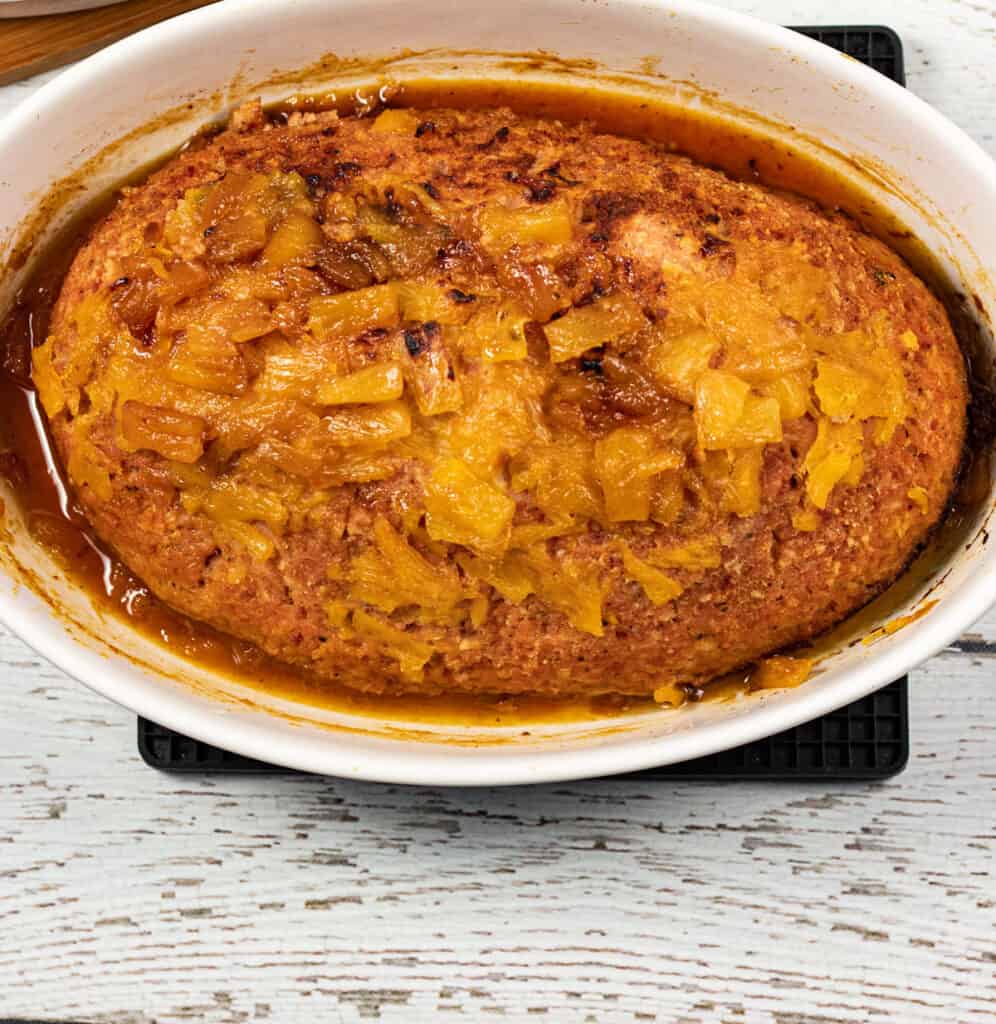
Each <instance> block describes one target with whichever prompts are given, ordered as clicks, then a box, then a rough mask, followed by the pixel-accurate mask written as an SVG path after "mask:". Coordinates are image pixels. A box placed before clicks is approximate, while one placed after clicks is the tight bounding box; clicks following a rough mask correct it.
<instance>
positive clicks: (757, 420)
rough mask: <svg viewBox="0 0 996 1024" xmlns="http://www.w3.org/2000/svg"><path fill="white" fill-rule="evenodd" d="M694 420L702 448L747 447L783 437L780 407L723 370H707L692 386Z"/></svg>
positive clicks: (768, 442)
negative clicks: (753, 392)
mask: <svg viewBox="0 0 996 1024" xmlns="http://www.w3.org/2000/svg"><path fill="white" fill-rule="evenodd" d="M695 424H696V428H697V430H698V440H699V445H700V447H701V448H702V449H703V450H706V451H709V450H719V449H729V448H749V447H752V446H754V445H763V444H770V443H773V442H776V441H780V440H781V439H782V421H781V410H780V408H779V405H778V402H777V400H776V399H774V398H760V397H758V396H757V395H754V394H752V393H751V389H750V385H749V384H747V383H746V382H745V381H742V380H740V378H739V377H735V376H733V374H730V373H726V372H724V371H722V370H707V371H706V372H705V373H703V374H702V376H701V377H700V378H699V382H698V384H697V386H696V389H695Z"/></svg>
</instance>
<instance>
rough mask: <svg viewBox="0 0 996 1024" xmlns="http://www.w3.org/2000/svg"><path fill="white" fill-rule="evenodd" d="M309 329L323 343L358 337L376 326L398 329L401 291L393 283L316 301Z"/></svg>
mask: <svg viewBox="0 0 996 1024" xmlns="http://www.w3.org/2000/svg"><path fill="white" fill-rule="evenodd" d="M309 308H310V313H311V316H310V318H309V319H308V330H309V331H310V332H311V333H312V334H314V336H315V337H316V338H318V340H319V341H328V340H330V339H332V338H355V337H356V336H357V335H358V334H362V333H363V332H364V331H369V330H371V329H372V328H375V327H394V326H395V325H396V324H397V323H398V320H399V317H400V314H399V310H398V291H397V288H396V287H395V285H393V284H375V285H372V286H371V287H369V288H360V289H358V290H357V291H353V292H342V293H341V294H340V295H323V296H321V297H320V298H316V299H312V300H311V303H310V307H309Z"/></svg>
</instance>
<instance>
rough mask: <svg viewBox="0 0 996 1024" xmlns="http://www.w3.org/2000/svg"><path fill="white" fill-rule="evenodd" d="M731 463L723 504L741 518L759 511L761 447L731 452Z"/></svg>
mask: <svg viewBox="0 0 996 1024" xmlns="http://www.w3.org/2000/svg"><path fill="white" fill-rule="evenodd" d="M732 455H733V465H732V466H731V467H730V477H729V480H728V481H727V485H726V493H725V495H724V500H723V505H724V507H725V508H726V509H727V510H728V511H730V512H732V513H733V514H734V515H736V516H740V517H741V518H742V519H745V518H747V517H748V516H756V515H757V514H758V512H760V511H761V467H762V466H763V464H764V449H763V448H743V449H740V450H739V451H735V452H733V453H732Z"/></svg>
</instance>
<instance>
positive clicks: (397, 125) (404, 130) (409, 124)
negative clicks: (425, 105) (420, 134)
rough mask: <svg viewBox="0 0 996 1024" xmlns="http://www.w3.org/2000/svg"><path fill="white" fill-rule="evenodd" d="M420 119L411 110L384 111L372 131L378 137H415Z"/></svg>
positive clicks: (378, 116)
mask: <svg viewBox="0 0 996 1024" xmlns="http://www.w3.org/2000/svg"><path fill="white" fill-rule="evenodd" d="M418 123H419V119H418V117H417V115H415V114H413V113H412V112H411V111H410V110H401V109H398V110H396V109H391V110H382V111H381V112H380V113H379V114H378V115H377V116H376V117H375V118H374V123H373V124H372V125H371V126H370V130H371V131H372V132H374V133H375V134H377V135H414V134H415V129H416V128H417V127H418Z"/></svg>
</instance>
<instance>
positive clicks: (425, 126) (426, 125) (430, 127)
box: [415, 121, 436, 139]
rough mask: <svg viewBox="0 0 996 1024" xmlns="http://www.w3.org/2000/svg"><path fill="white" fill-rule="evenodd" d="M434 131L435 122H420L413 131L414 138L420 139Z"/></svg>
mask: <svg viewBox="0 0 996 1024" xmlns="http://www.w3.org/2000/svg"><path fill="white" fill-rule="evenodd" d="M435 130H436V122H435V121H420V122H419V125H418V127H417V128H416V129H415V138H416V139H420V138H422V136H423V135H425V134H426V133H427V132H434V131H435Z"/></svg>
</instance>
